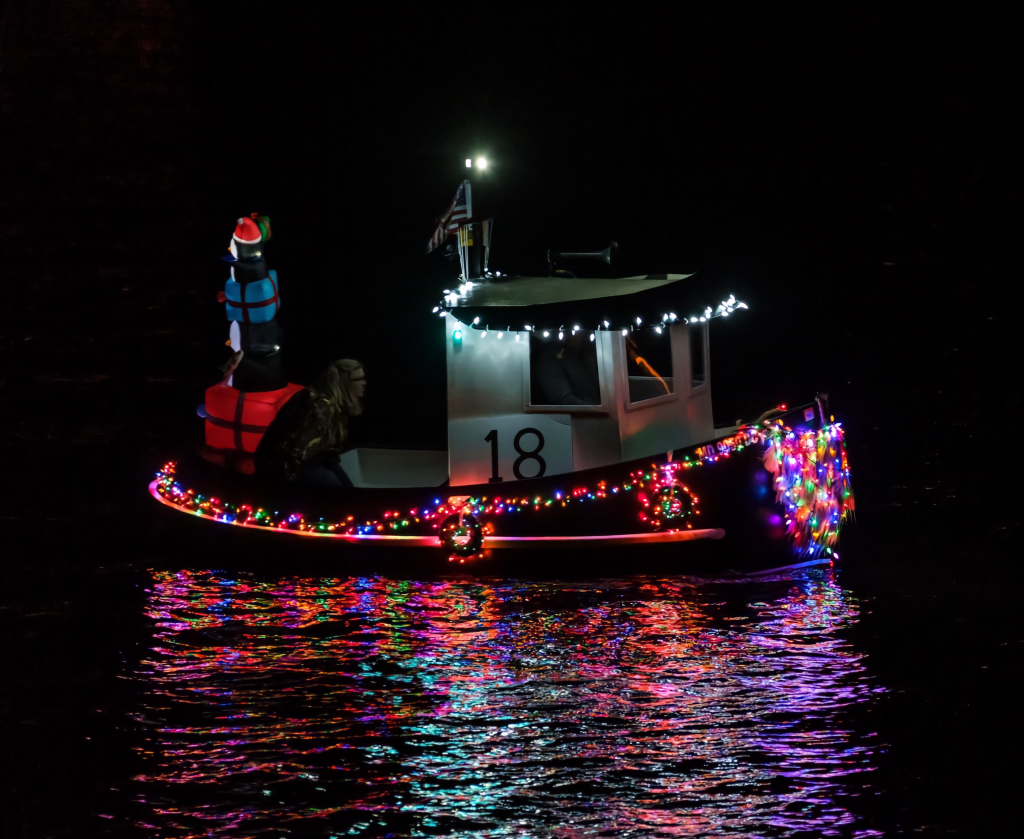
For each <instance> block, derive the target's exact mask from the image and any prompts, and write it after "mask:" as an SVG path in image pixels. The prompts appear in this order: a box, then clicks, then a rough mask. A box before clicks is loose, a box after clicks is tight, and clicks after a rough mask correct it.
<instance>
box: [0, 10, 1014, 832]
mask: <svg viewBox="0 0 1024 839" xmlns="http://www.w3.org/2000/svg"><path fill="white" fill-rule="evenodd" d="M428 12H429V13H428ZM2 25H3V32H2V37H3V50H4V59H3V61H4V66H3V81H2V95H3V108H4V118H3V121H4V128H3V135H2V166H3V172H4V189H3V193H2V201H3V219H2V235H3V266H2V267H3V277H4V282H3V288H4V300H5V304H4V306H3V329H2V345H0V352H2V356H0V357H2V364H0V371H2V372H0V375H2V388H3V390H2V393H3V411H2V419H3V425H2V428H0V445H2V447H3V448H2V452H3V454H2V457H3V460H2V463H3V477H4V490H5V491H4V494H3V499H4V500H3V521H2V524H3V530H4V532H5V536H4V543H5V548H4V551H3V553H4V559H3V568H4V572H3V573H4V587H3V588H4V594H3V607H4V609H3V612H2V614H3V622H4V629H3V631H4V645H5V650H4V655H5V664H4V669H5V675H4V679H3V685H4V686H3V688H2V689H0V690H2V694H0V696H2V701H3V709H4V737H5V744H4V748H5V754H6V756H5V773H8V774H9V777H8V778H7V779H5V780H6V782H5V784H4V789H5V797H8V796H9V803H8V802H5V806H4V818H5V819H6V820H7V821H8V822H9V826H10V827H12V828H13V832H9V833H8V834H7V835H22V834H23V835H33V836H36V835H83V834H82V832H81V831H82V830H83V829H85V828H83V827H82V825H83V824H87V825H93V824H94V823H93V822H90V821H88V815H87V814H88V813H90V812H96V806H97V805H96V803H95V802H96V801H97V800H98V796H101V794H102V791H103V790H105V789H107V788H108V787H109V785H110V779H111V778H112V777H115V776H117V775H118V773H119V772H120V771H121V769H122V767H120V766H119V765H116V759H115V758H113V757H111V755H114V754H116V753H117V746H116V744H114V745H110V744H108V746H107V747H105V748H100V747H99V746H97V745H95V743H94V742H93V741H86V740H84V739H83V738H84V737H86V736H92V735H89V734H88V733H85V734H83V732H88V731H93V734H94V735H95V734H96V732H98V731H104V732H106V736H112V735H110V729H109V728H102V726H100V724H99V723H97V722H96V721H95V711H96V709H97V708H100V707H101V706H103V703H107V705H108V706H109V705H111V704H113V705H116V701H115V699H113V698H112V697H116V696H119V695H120V694H118V691H119V690H120V691H122V692H123V691H124V690H127V688H123V687H121V686H120V685H119V683H118V682H117V680H116V679H115V676H116V674H117V672H118V668H119V667H120V666H121V660H122V658H124V655H123V654H122V653H123V644H122V643H121V642H122V641H123V639H124V638H125V637H128V636H129V635H130V633H131V632H133V631H134V627H136V625H137V624H138V623H139V622H140V621H141V618H139V617H137V615H138V612H139V602H138V595H137V589H136V587H135V586H136V583H137V579H136V577H135V576H133V575H134V574H136V572H137V569H139V568H144V567H145V563H146V561H147V560H146V558H145V557H146V555H147V553H151V552H153V551H156V550H158V548H157V547H156V546H154V545H153V544H152V539H150V540H148V541H147V538H146V537H147V534H149V533H150V532H151V531H150V530H148V529H147V528H148V527H149V526H150V523H151V517H152V516H153V515H155V512H156V511H154V510H153V509H151V508H152V506H153V505H152V503H151V502H150V501H149V500H148V497H147V496H146V494H145V491H144V487H145V482H146V476H147V475H149V474H151V473H152V471H153V469H154V468H156V467H157V466H159V465H160V463H162V462H163V459H165V458H167V457H169V456H172V455H173V452H174V448H175V447H176V446H180V445H181V444H182V442H183V441H186V440H190V439H197V438H198V436H199V435H200V434H201V426H200V424H199V421H198V419H197V418H196V416H195V413H194V410H195V406H196V405H197V404H198V403H199V402H200V401H201V400H202V391H203V389H204V388H205V387H206V386H208V385H209V384H211V383H212V382H214V381H216V379H217V377H218V375H219V374H218V372H217V370H216V367H217V365H219V364H221V363H222V362H223V361H224V360H226V357H227V352H226V349H225V348H224V346H223V342H224V340H225V339H226V337H227V324H226V322H225V321H224V317H223V312H222V309H221V307H220V306H218V305H217V303H216V294H217V291H218V290H219V289H220V288H221V287H222V284H223V280H224V278H225V276H226V271H225V268H224V265H223V263H221V262H220V261H219V256H220V254H221V253H223V249H224V247H225V246H226V245H227V242H228V240H229V237H230V235H231V231H232V226H233V221H234V219H235V218H236V217H237V216H238V215H240V214H244V213H250V212H253V211H259V212H260V213H263V214H267V215H269V216H270V217H271V219H272V220H273V225H274V237H273V240H272V242H271V243H270V245H269V247H268V249H267V256H268V260H269V262H270V264H271V265H272V266H273V267H275V268H277V269H278V271H279V273H280V277H281V286H282V296H283V299H284V301H285V302H284V308H283V311H282V314H281V318H282V321H283V324H284V326H285V329H286V330H287V332H286V344H285V350H286V353H287V361H288V365H289V369H290V372H291V375H290V378H291V379H292V380H293V381H298V382H307V381H309V379H310V378H311V377H312V375H314V374H315V373H316V372H317V371H318V369H320V368H321V367H322V366H323V365H324V364H325V363H326V362H327V361H328V360H330V359H332V358H338V357H343V356H351V357H356V358H359V359H361V360H363V361H364V362H365V363H366V365H367V370H368V372H369V376H370V379H371V383H370V390H369V402H368V412H367V415H366V417H365V420H364V422H363V424H362V427H359V426H357V427H356V429H355V431H354V434H355V439H356V440H357V441H359V440H363V441H368V442H389V441H390V442H403V443H413V444H437V443H440V444H443V442H444V435H445V416H444V388H445V384H444V378H443V372H442V371H443V367H442V366H441V365H442V364H443V342H442V341H441V338H440V336H441V332H440V324H439V322H438V319H436V318H434V319H431V317H430V316H429V309H430V306H432V305H433V304H434V303H435V302H436V300H437V297H438V295H439V292H440V290H441V289H443V288H445V287H447V286H449V285H450V282H451V279H452V275H453V273H454V271H453V264H452V263H446V262H445V261H444V260H443V258H442V256H441V254H440V253H434V254H432V255H431V256H430V257H426V256H424V255H423V248H424V245H425V243H426V241H427V239H428V238H429V236H430V233H431V229H432V221H433V218H434V217H435V216H436V215H437V214H438V213H439V212H440V211H441V210H442V209H443V208H444V206H445V205H446V203H447V202H448V201H449V199H450V198H451V195H452V193H453V192H454V189H455V187H456V186H457V184H458V181H459V180H460V179H461V178H462V177H464V176H465V175H466V171H467V170H466V169H465V168H464V163H463V161H464V159H465V158H466V157H476V156H477V155H480V154H483V155H486V156H487V158H488V159H489V160H490V161H491V166H490V168H489V170H488V171H487V173H486V174H484V175H481V176H479V177H478V176H476V175H475V174H474V175H471V177H473V179H474V198H475V203H476V205H477V207H478V210H479V212H478V215H481V214H484V213H486V214H488V215H490V214H493V215H494V217H495V219H496V225H495V232H494V239H493V257H492V267H495V268H498V269H499V270H502V271H508V272H513V273H534V272H539V271H544V270H545V261H544V253H545V251H546V249H547V248H549V247H550V248H565V249H570V250H590V249H593V250H598V249H600V248H603V247H604V246H605V245H607V244H608V242H609V241H611V240H612V239H614V240H616V241H618V242H619V243H620V245H621V249H620V252H619V253H618V254H617V256H616V263H615V268H616V270H617V271H621V273H622V274H623V275H628V274H635V273H648V272H663V271H673V272H679V271H684V272H685V271H700V272H704V273H708V274H711V275H713V276H718V277H721V278H722V281H723V284H724V285H726V286H728V290H731V291H734V292H735V293H736V295H737V296H738V297H739V298H740V299H743V300H745V301H746V302H747V303H748V304H749V305H750V310H749V311H748V312H743V313H741V314H739V315H737V316H736V317H732V318H729V319H728V320H727V321H723V320H720V321H717V322H715V323H714V324H713V328H712V347H711V361H712V365H711V366H712V374H713V388H714V391H715V410H716V419H718V420H719V421H731V420H733V419H735V418H736V417H739V416H744V417H749V416H753V415H756V414H758V413H760V412H761V411H762V410H763V409H764V408H766V407H768V406H770V405H773V404H777V403H779V402H789V403H791V404H792V403H796V402H802V401H805V400H806V399H807V398H808V397H809V396H812V395H813V393H814V392H815V391H818V390H822V391H827V392H829V393H830V394H831V397H832V408H833V410H834V412H835V413H836V415H837V418H840V419H842V420H843V421H844V424H845V425H846V427H847V430H848V433H849V439H850V457H851V462H852V467H853V475H854V485H855V489H856V491H857V501H858V524H857V526H856V527H855V528H853V529H851V531H850V534H849V536H850V538H849V544H850V549H851V550H853V551H854V554H855V555H856V557H857V562H856V564H855V565H854V564H852V563H851V567H849V568H848V570H847V571H846V572H845V573H847V575H848V576H847V577H846V578H844V584H846V585H850V586H852V587H854V588H855V589H856V590H858V593H859V594H860V596H862V597H864V598H866V599H868V600H871V599H874V600H875V601H876V602H875V606H874V610H873V614H872V615H871V616H867V615H865V617H864V618H863V620H862V623H861V625H860V627H858V629H857V630H856V631H855V633H854V634H855V635H856V638H855V642H856V643H859V644H862V645H863V646H864V648H865V649H866V651H867V652H868V653H869V655H870V656H873V666H874V667H875V668H876V670H877V671H878V672H879V673H880V674H881V675H882V677H883V681H886V682H887V683H888V684H890V685H893V693H892V695H891V698H890V699H889V700H887V703H886V704H885V705H884V706H883V707H882V708H881V709H880V711H879V713H880V715H885V720H883V721H881V722H880V726H881V728H880V730H882V731H883V733H884V734H885V736H887V737H888V738H889V739H890V742H892V743H893V744H894V746H893V748H892V750H891V751H890V755H889V757H888V758H887V761H888V762H887V763H885V765H884V766H883V767H882V768H883V775H884V778H883V780H882V786H883V787H884V788H886V790H887V793H886V795H885V796H883V797H882V799H881V803H878V804H875V805H872V806H875V807H878V808H881V809H880V810H879V813H880V815H879V818H880V819H881V822H882V823H885V824H888V825H891V826H895V827H896V828H898V829H899V830H905V831H908V832H910V831H913V830H916V829H923V830H924V831H925V832H926V833H934V834H940V833H946V832H952V831H959V835H972V834H973V835H993V834H992V833H991V832H990V831H991V830H994V829H996V828H997V827H998V826H999V825H1003V824H1008V823H1009V821H1008V820H1009V817H1010V812H1009V808H1012V801H1010V800H1009V799H1006V798H1004V796H1005V795H1007V794H1008V792H1007V791H1008V789H1009V786H1008V785H1009V784H1010V783H1011V781H1012V779H1013V777H1014V773H1016V772H1017V770H1013V769H1011V768H1010V767H1011V766H1012V765H1013V762H1012V758H1013V756H1014V754H1015V751H1014V750H1015V749H1016V748H1017V747H1018V746H1019V724H1018V723H1016V722H1015V721H1013V718H1012V714H1011V713H1010V712H1011V709H1012V708H1013V707H1014V704H1015V700H1014V698H1013V693H1012V688H1011V685H1012V684H1013V682H1014V678H1015V677H1013V676H1012V673H1013V672H1017V670H1018V666H1017V662H1018V660H1019V654H1018V651H1019V644H1020V642H1021V638H1020V632H1019V627H1018V626H1017V624H1016V622H1015V621H1013V619H1012V615H1013V613H1014V612H1015V611H1016V603H1015V599H1014V598H1015V595H1016V591H1017V590H1018V589H1019V572H1018V571H1017V570H1016V564H1015V563H1014V562H1013V560H1012V558H1011V555H1012V553H1013V545H1014V544H1015V542H1016V539H1017V537H1018V535H1019V522H1020V515H1019V499H1018V496H1019V493H1017V492H1016V491H1015V489H1014V481H1015V478H1016V472H1017V461H1018V456H1017V454H1016V449H1017V447H1016V440H1015V427H1014V421H1015V419H1016V417H1017V414H1018V413H1019V405H1020V395H1019V376H1018V375H1017V370H1016V367H1017V363H1018V358H1019V353H1017V352H1016V351H1015V349H1016V348H1015V346H1013V345H1012V344H1011V340H1010V339H1011V335H1012V334H1014V325H1015V319H1016V318H1017V316H1018V314H1017V309H1016V307H1017V303H1018V300H1017V298H1018V295H1017V293H1016V289H1017V287H1018V285H1019V279H1018V274H1019V270H1018V269H1017V266H1016V262H1017V259H1016V258H1015V257H1016V252H1017V251H1018V250H1019V247H1017V245H1018V243H1019V236H1018V233H1017V231H1018V230H1019V225H1020V214H1019V210H1018V207H1019V197H1018V196H1019V187H1020V179H1019V162H1018V161H1019V153H1017V150H1018V149H1019V148H1020V147H1021V137H1020V131H1019V126H1018V116H1019V98H1020V90H1019V81H1018V79H1019V75H1020V67H1019V62H1018V61H1017V60H1016V56H1017V55H1018V54H1019V48H1018V45H1017V44H1016V43H1015V42H1014V39H1013V33H1014V29H1013V27H1012V26H1011V23H1010V20H1009V18H1008V17H1006V18H1001V17H999V16H996V15H994V14H991V13H989V14H988V15H984V14H980V13H974V14H971V15H965V14H964V15H957V14H952V13H943V14H938V13H937V12H936V11H935V10H934V9H931V8H925V7H920V8H918V9H916V10H911V11H907V12H905V13H901V14H900V15H893V14H890V13H880V12H879V13H865V12H858V13H856V14H853V13H849V14H846V15H842V14H839V13H834V14H830V15H822V14H818V13H814V14H809V13H808V12H807V11H806V10H805V9H803V8H801V9H799V10H781V11H777V10H767V11H765V10H761V11H754V10H752V9H747V8H742V7H735V8H731V9H726V10H722V11H721V12H719V13H716V14H714V15H712V14H705V13H693V12H690V11H682V12H678V13H672V14H669V13H667V12H666V11H665V10H664V9H663V8H661V7H658V11H652V10H651V9H646V10H645V9H641V8H636V9H634V8H631V7H620V6H597V5H595V6H591V7H588V8H586V9H583V8H581V9H579V10H576V11H573V12H572V13H563V12H557V11H545V12H543V13H539V12H530V13H527V12H525V11H522V10H520V9H518V8H516V7H514V6H509V7H502V8H500V9H497V8H495V9H491V8H490V7H485V6H477V7H466V8H453V7H437V8H435V9H430V10H423V11H421V12H420V13H419V14H416V15H412V14H409V13H407V12H405V11H402V10H401V9H400V8H398V7H381V8H373V9H366V10H358V9H355V8H354V7H353V6H351V5H350V4H346V5H343V6H338V7H337V9H336V10H334V11H330V10H328V8H327V7H326V6H325V5H324V4H308V8H305V9H288V8H285V7H284V4H276V5H271V4H267V5H262V4H256V3H248V4H191V5H190V4H187V3H172V2H139V3H128V2H108V3H97V2H89V0H81V2H63V3H57V2H50V3H47V2H35V3H32V4H8V5H7V6H5V8H4V11H3V21H2ZM133 569H135V570H133ZM72 636H73V637H74V638H75V639H76V640H75V643H74V644H69V643H68V639H69V638H70V637H72ZM981 659H985V660H986V661H989V664H990V665H991V666H990V667H989V665H986V667H989V669H987V670H985V671H983V672H982V671H979V670H978V669H977V667H976V666H975V665H976V663H977V662H978V661H979V660H981ZM901 691H902V692H901ZM886 726H888V727H886ZM97 736H98V735H97ZM12 754H14V755H18V757H17V758H16V759H15V760H14V761H13V762H12V760H11V755H12ZM88 829H89V830H93V829H98V828H94V827H89V828H88Z"/></svg>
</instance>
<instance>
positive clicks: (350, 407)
mask: <svg viewBox="0 0 1024 839" xmlns="http://www.w3.org/2000/svg"><path fill="white" fill-rule="evenodd" d="M365 369H366V368H364V367H363V365H362V364H361V363H360V362H358V361H353V360H352V359H351V358H342V359H340V360H338V361H335V362H333V363H331V364H329V365H327V369H326V370H324V372H323V373H321V374H320V377H319V378H318V379H317V380H316V381H315V382H313V384H312V385H310V390H312V391H313V392H314V393H315V394H316V395H317V396H320V397H323V398H325V399H327V401H328V403H329V405H330V414H331V423H330V439H329V440H328V441H327V443H328V445H330V446H338V445H340V444H341V443H342V442H343V441H344V439H345V437H347V436H348V420H349V418H350V417H358V416H359V415H360V414H361V413H362V412H363V406H362V404H361V403H360V401H359V397H358V396H356V394H355V390H354V388H353V387H352V378H351V377H352V374H353V373H355V372H356V371H357V370H365Z"/></svg>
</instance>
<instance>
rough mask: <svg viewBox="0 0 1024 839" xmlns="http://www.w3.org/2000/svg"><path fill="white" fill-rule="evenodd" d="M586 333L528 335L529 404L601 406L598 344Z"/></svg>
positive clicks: (586, 331) (567, 332)
mask: <svg viewBox="0 0 1024 839" xmlns="http://www.w3.org/2000/svg"><path fill="white" fill-rule="evenodd" d="M590 336H591V332H590V331H589V330H580V331H578V332H576V333H575V334H573V333H572V331H571V329H569V330H566V331H565V332H563V333H562V339H561V340H559V338H558V333H557V332H549V333H548V334H547V335H544V334H543V333H538V332H531V333H530V403H531V404H532V405H578V406H584V405H600V404H601V379H600V376H599V375H598V363H597V345H596V343H595V341H593V340H591V338H590Z"/></svg>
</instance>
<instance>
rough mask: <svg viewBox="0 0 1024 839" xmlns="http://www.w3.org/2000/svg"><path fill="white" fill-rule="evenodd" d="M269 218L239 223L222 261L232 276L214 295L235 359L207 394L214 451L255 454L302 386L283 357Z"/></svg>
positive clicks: (210, 441)
mask: <svg viewBox="0 0 1024 839" xmlns="http://www.w3.org/2000/svg"><path fill="white" fill-rule="evenodd" d="M269 239H270V219H268V218H266V217H265V216H259V215H257V214H256V213H253V214H252V216H250V217H249V218H240V219H238V222H237V224H236V226H235V233H234V235H233V236H232V237H231V244H230V245H229V247H228V253H227V254H226V255H225V256H224V257H222V258H223V260H224V261H225V262H228V263H229V264H230V265H231V277H230V279H228V281H227V282H226V283H225V285H224V290H223V291H222V292H221V293H220V294H219V295H218V300H219V301H220V302H222V303H224V304H225V311H226V314H227V317H228V320H229V321H230V322H231V327H230V333H229V334H230V341H229V343H230V345H231V349H232V350H233V351H234V353H235V355H234V356H233V357H232V360H231V362H229V367H228V375H227V376H226V377H225V379H224V381H223V382H221V383H220V384H217V385H214V386H213V387H211V388H209V389H208V390H207V391H206V403H205V405H204V411H205V418H206V443H207V445H208V446H211V447H212V448H216V449H233V450H235V451H238V452H253V451H255V450H256V446H257V445H258V444H259V441H260V439H261V438H262V437H263V434H264V432H265V431H266V429H267V426H269V425H270V422H271V420H273V418H274V417H275V416H276V415H277V412H278V410H280V409H281V407H283V405H284V403H285V402H287V401H288V399H290V398H291V396H292V395H293V394H294V393H295V392H296V391H298V390H301V388H302V386H301V385H294V384H289V383H288V380H287V378H286V377H285V374H284V366H283V364H282V356H281V338H282V331H281V329H280V326H279V324H278V320H277V313H278V310H279V309H280V308H281V295H280V291H279V288H278V281H277V272H276V271H274V270H272V269H268V268H267V263H266V260H265V259H264V257H263V248H264V247H265V246H266V242H267V241H268V240H269Z"/></svg>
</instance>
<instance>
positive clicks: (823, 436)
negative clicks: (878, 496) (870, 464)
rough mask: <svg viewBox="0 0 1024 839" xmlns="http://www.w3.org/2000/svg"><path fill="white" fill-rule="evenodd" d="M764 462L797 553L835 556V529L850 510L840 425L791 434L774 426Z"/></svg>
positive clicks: (843, 434) (845, 460)
mask: <svg viewBox="0 0 1024 839" xmlns="http://www.w3.org/2000/svg"><path fill="white" fill-rule="evenodd" d="M764 465H765V467H766V468H767V469H768V471H769V472H771V473H772V476H773V477H774V483H775V489H776V499H777V500H778V501H779V502H780V503H781V504H782V505H783V506H784V507H785V509H786V530H787V532H788V533H789V534H790V536H791V537H792V539H793V547H794V549H795V550H796V551H797V553H799V554H801V555H806V556H810V557H816V556H820V555H821V554H822V553H825V554H828V555H830V556H834V557H836V558H838V554H836V553H835V552H834V550H833V548H834V547H835V545H836V543H837V542H838V540H839V530H840V528H841V527H842V525H843V523H844V522H845V521H846V520H847V519H848V518H850V517H851V516H852V514H853V512H854V500H853V490H852V488H851V487H850V466H849V463H848V462H847V457H846V435H845V433H844V431H843V429H842V426H841V425H840V424H839V423H838V422H834V421H833V422H832V423H831V424H830V425H827V426H825V427H824V428H822V429H820V430H819V431H802V432H796V431H791V430H790V429H788V428H783V427H782V426H781V425H775V426H773V427H772V428H771V440H770V443H769V446H768V450H767V452H766V453H765V459H764Z"/></svg>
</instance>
